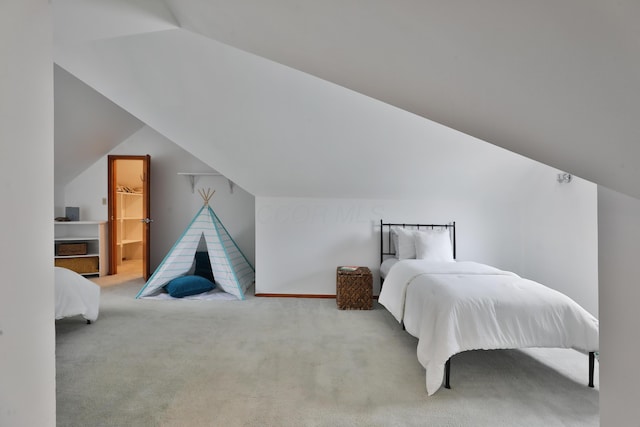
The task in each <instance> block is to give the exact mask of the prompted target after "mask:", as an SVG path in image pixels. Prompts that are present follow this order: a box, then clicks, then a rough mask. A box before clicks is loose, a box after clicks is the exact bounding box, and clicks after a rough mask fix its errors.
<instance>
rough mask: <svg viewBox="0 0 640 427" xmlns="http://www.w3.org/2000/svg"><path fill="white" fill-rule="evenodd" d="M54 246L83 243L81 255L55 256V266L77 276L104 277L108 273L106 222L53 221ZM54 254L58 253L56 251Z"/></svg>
mask: <svg viewBox="0 0 640 427" xmlns="http://www.w3.org/2000/svg"><path fill="white" fill-rule="evenodd" d="M53 227H54V244H55V245H56V247H57V245H58V244H60V243H85V244H86V245H87V253H86V254H82V255H55V259H54V261H55V265H57V266H60V267H65V268H68V269H70V270H73V271H75V272H77V273H79V274H82V275H85V276H90V275H100V276H104V275H105V274H107V272H108V269H109V267H108V265H109V263H108V256H107V222H106V221H55V222H54V224H53ZM55 253H56V254H57V253H58V251H57V250H56V252H55Z"/></svg>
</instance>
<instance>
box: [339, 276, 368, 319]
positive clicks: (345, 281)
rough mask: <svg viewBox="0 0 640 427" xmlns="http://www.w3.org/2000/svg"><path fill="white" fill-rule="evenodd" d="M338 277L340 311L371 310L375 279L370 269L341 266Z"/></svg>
mask: <svg viewBox="0 0 640 427" xmlns="http://www.w3.org/2000/svg"><path fill="white" fill-rule="evenodd" d="M336 276H337V277H336V304H337V306H338V308H339V309H340V310H371V308H372V303H371V299H372V296H373V277H372V275H371V270H369V268H368V267H357V266H340V267H338V269H337V275H336Z"/></svg>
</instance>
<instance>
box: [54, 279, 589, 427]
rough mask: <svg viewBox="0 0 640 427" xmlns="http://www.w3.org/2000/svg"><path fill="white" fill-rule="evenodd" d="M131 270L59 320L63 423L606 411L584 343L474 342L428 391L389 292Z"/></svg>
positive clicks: (566, 415)
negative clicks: (167, 286)
mask: <svg viewBox="0 0 640 427" xmlns="http://www.w3.org/2000/svg"><path fill="white" fill-rule="evenodd" d="M119 276H120V275H119ZM121 280H122V277H120V278H119V280H118V278H115V277H113V276H108V277H106V278H100V279H97V280H96V281H97V282H98V283H100V282H102V283H100V284H101V286H102V295H101V310H100V317H99V319H98V320H97V321H96V322H95V323H93V324H91V325H86V324H85V323H84V321H83V320H82V319H81V318H70V319H63V320H59V321H57V322H56V338H57V345H56V365H57V418H58V425H59V426H69V427H71V426H83V427H84V426H425V425H429V426H510V427H511V426H536V427H537V426H581V427H582V426H597V425H599V409H598V397H599V392H598V382H597V374H598V371H597V366H596V388H595V389H590V388H588V387H587V386H586V381H587V364H588V362H587V357H586V356H584V355H582V354H579V353H577V352H575V351H573V350H560V349H551V350H548V349H546V350H545V349H534V350H527V351H526V352H523V351H519V350H504V351H475V352H466V353H462V354H460V355H457V356H455V357H454V358H453V361H452V379H451V381H452V387H453V388H452V389H451V390H446V389H441V390H440V391H438V392H437V393H436V394H435V395H433V396H430V397H428V396H427V394H426V391H425V374H424V369H423V368H422V367H421V366H420V364H419V363H418V361H417V358H416V343H417V341H416V339H415V338H413V337H411V336H409V335H408V334H407V333H406V332H404V331H402V329H401V327H400V326H399V325H398V324H397V323H396V322H395V320H394V319H393V318H392V316H391V315H390V314H389V313H388V312H386V311H385V310H384V309H383V308H382V307H381V306H380V305H378V304H374V310H371V311H341V310H337V309H336V304H335V300H330V299H301V298H256V297H254V296H249V297H248V299H247V300H246V301H157V300H136V299H134V296H135V294H136V293H137V291H138V290H139V289H140V288H141V287H142V285H143V281H142V279H141V278H134V279H131V280H126V278H125V280H126V281H125V282H124V283H120V282H121ZM596 365H597V364H596Z"/></svg>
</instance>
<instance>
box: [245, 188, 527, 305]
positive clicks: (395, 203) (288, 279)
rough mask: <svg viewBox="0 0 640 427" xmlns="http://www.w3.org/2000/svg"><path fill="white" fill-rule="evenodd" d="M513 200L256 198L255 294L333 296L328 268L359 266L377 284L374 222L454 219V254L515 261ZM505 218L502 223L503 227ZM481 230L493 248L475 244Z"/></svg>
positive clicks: (377, 242)
mask: <svg viewBox="0 0 640 427" xmlns="http://www.w3.org/2000/svg"><path fill="white" fill-rule="evenodd" d="M514 211H517V204H516V203H515V202H514V203H511V202H505V203H503V204H501V205H500V206H499V207H495V206H487V205H486V204H483V203H482V201H481V200H479V199H476V200H472V199H453V198H452V199H434V200H365V199H305V198H269V197H258V198H256V260H257V265H256V293H284V294H322V295H335V268H336V266H338V265H364V266H368V267H369V268H371V271H372V272H373V273H374V275H375V280H374V293H376V294H377V291H378V288H379V280H378V266H379V264H380V261H379V258H380V249H379V248H380V235H379V232H378V230H379V222H380V219H384V220H385V222H406V223H411V222H425V221H428V222H435V223H448V222H450V221H454V220H455V221H456V228H457V229H458V231H459V233H458V239H457V243H458V245H457V247H458V259H461V260H462V259H479V260H483V261H486V262H489V263H493V264H498V265H502V266H505V268H506V267H509V266H515V265H517V260H516V259H512V257H511V255H512V253H510V252H508V251H500V250H494V249H495V248H498V249H499V248H501V247H513V246H514V245H516V244H517V241H518V240H517V238H516V237H515V235H513V234H511V233H509V232H508V230H517V220H516V218H515V217H513V215H512V214H511V213H512V212H514ZM505 224H508V225H507V226H506V227H505ZM487 236H490V237H491V239H489V240H490V241H491V242H495V246H494V247H490V248H486V246H484V245H482V244H479V242H482V241H486V240H487V238H486V237H487Z"/></svg>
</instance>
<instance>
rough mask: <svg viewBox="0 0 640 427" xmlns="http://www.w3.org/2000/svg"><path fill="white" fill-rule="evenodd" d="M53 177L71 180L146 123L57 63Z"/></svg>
mask: <svg viewBox="0 0 640 427" xmlns="http://www.w3.org/2000/svg"><path fill="white" fill-rule="evenodd" d="M53 71H54V72H53V79H54V91H55V93H54V144H55V150H54V175H55V177H54V179H55V182H56V184H58V185H64V184H67V183H69V182H70V181H71V180H72V179H73V178H75V177H76V176H77V175H78V174H79V173H80V172H82V171H84V170H85V169H87V168H88V167H89V166H91V165H92V164H93V163H95V162H96V161H97V160H98V159H99V158H101V157H102V156H104V155H105V154H107V153H108V152H109V151H111V150H112V149H113V148H115V147H116V146H117V145H118V144H120V143H121V142H122V141H124V140H125V139H127V138H128V137H129V136H131V135H133V133H135V132H136V131H137V130H138V129H140V128H141V127H142V126H143V123H142V122H141V121H140V120H138V119H136V118H135V117H133V116H132V115H131V114H129V113H127V112H126V111H124V110H123V109H122V108H120V107H118V106H117V105H115V104H114V103H113V102H111V101H109V100H108V99H107V98H105V97H104V96H102V95H100V94H99V93H98V92H96V91H95V90H93V89H91V88H90V87H89V86H87V85H85V84H84V83H82V82H81V81H79V80H78V79H76V78H75V77H74V76H72V75H71V74H69V73H67V72H66V71H64V70H63V69H61V68H60V67H58V66H54V70H53Z"/></svg>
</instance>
